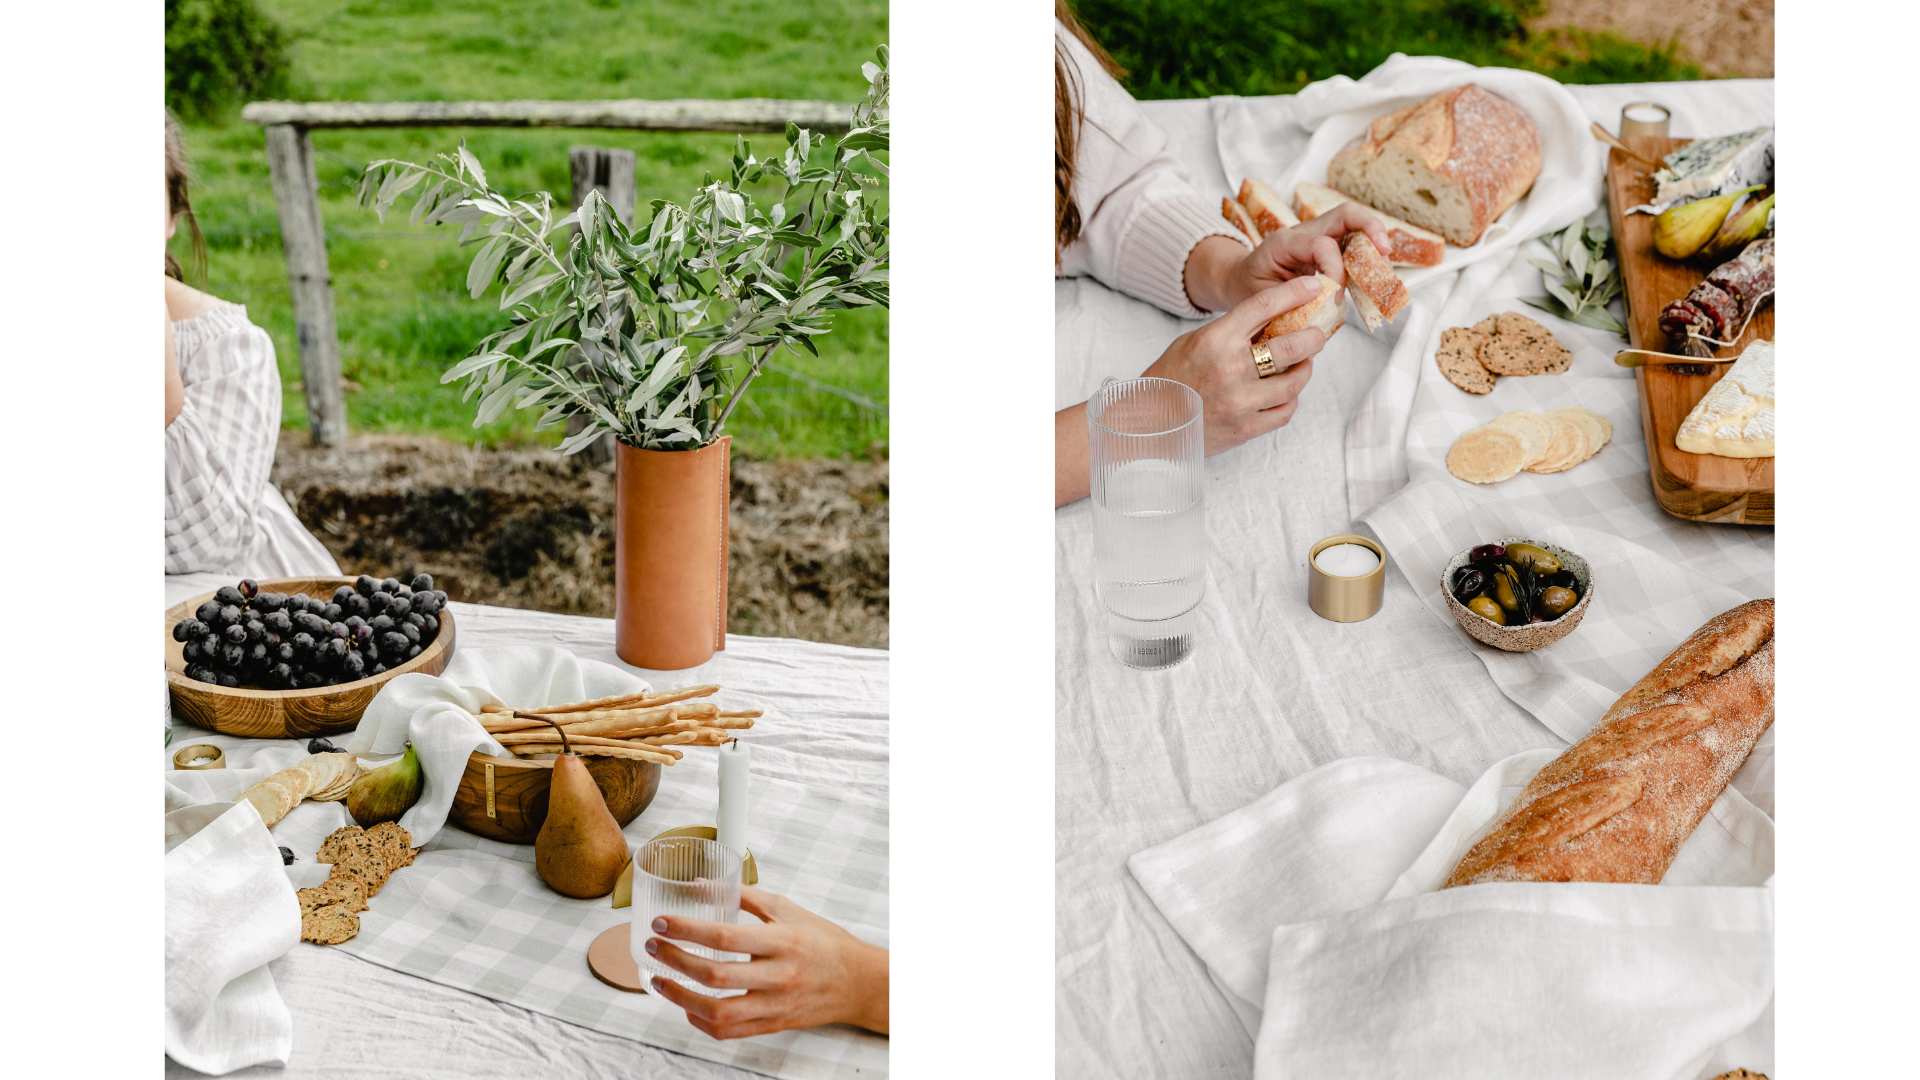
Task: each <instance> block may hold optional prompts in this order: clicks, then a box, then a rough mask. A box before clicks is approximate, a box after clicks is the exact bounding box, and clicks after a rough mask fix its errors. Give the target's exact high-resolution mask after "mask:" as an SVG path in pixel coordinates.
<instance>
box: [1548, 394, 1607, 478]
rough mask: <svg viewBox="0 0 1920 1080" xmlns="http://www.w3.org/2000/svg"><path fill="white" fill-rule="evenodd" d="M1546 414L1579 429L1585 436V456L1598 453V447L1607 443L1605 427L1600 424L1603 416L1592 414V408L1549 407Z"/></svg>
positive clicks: (1583, 459)
mask: <svg viewBox="0 0 1920 1080" xmlns="http://www.w3.org/2000/svg"><path fill="white" fill-rule="evenodd" d="M1547 415H1548V416H1551V417H1553V418H1555V419H1558V420H1565V421H1567V422H1568V423H1570V424H1572V425H1573V426H1574V427H1577V428H1579V429H1580V433H1581V434H1582V435H1585V436H1586V437H1587V457H1592V456H1593V455H1595V454H1597V453H1599V452H1600V448H1601V447H1603V446H1605V445H1607V429H1606V428H1605V427H1604V426H1603V425H1602V424H1601V420H1602V419H1603V418H1602V417H1598V416H1596V415H1594V412H1593V410H1592V409H1581V408H1567V409H1549V410H1547ZM1580 460H1581V461H1585V460H1586V458H1581V459H1580ZM1574 464H1576V465H1577V464H1579V462H1575V463H1574Z"/></svg>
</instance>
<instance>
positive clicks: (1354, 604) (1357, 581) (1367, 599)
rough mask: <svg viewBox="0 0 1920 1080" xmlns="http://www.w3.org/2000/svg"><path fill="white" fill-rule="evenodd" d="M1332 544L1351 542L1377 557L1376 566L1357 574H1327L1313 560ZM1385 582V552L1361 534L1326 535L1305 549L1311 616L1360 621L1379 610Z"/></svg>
mask: <svg viewBox="0 0 1920 1080" xmlns="http://www.w3.org/2000/svg"><path fill="white" fill-rule="evenodd" d="M1336 544H1355V545H1358V546H1360V547H1363V548H1366V549H1367V550H1369V551H1371V552H1373V553H1374V554H1375V555H1377V556H1379V557H1380V563H1379V565H1377V566H1375V567H1374V568H1373V569H1372V570H1371V571H1370V572H1368V573H1365V574H1361V575H1359V576H1357V577H1340V576H1338V575H1335V574H1329V573H1327V572H1326V571H1325V570H1322V569H1320V567H1319V566H1318V565H1317V564H1316V563H1315V562H1314V561H1313V560H1314V557H1315V556H1317V555H1319V554H1320V553H1321V552H1322V551H1325V550H1326V549H1328V548H1330V547H1333V546H1334V545H1336ZM1386 584H1387V552H1386V549H1385V548H1382V547H1381V546H1380V545H1379V544H1378V543H1375V542H1374V541H1372V540H1369V539H1367V538H1366V537H1364V536H1355V535H1353V534H1352V533H1346V534H1343V535H1340V536H1329V537H1327V538H1326V539H1325V540H1322V541H1320V542H1319V543H1317V544H1315V545H1313V548H1312V549H1311V550H1310V551H1308V552H1307V606H1308V607H1310V608H1312V609H1313V613H1314V614H1315V615H1318V616H1320V617H1321V618H1323V619H1326V620H1329V621H1331V622H1362V621H1364V620H1366V619H1371V618H1373V616H1374V615H1375V613H1377V612H1378V611H1379V610H1380V598H1381V597H1382V596H1383V595H1385V592H1386Z"/></svg>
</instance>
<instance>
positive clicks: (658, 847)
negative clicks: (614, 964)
mask: <svg viewBox="0 0 1920 1080" xmlns="http://www.w3.org/2000/svg"><path fill="white" fill-rule="evenodd" d="M739 914H740V853H739V852H737V851H735V850H733V849H732V848H730V847H727V846H725V845H724V844H721V843H719V842H718V841H715V840H706V839H702V838H699V837H693V836H668V837H663V838H661V839H658V840H649V841H647V842H646V843H644V844H641V845H640V846H638V847H636V848H634V849H633V946H632V948H633V959H634V962H635V963H638V964H639V965H640V966H641V967H642V968H644V969H646V970H648V971H651V972H652V973H654V974H655V975H659V976H661V977H662V978H667V979H672V980H673V981H674V982H677V983H679V984H680V985H682V986H688V987H695V988H698V989H700V990H701V991H702V992H705V993H708V994H712V993H713V991H711V990H708V989H707V988H706V987H703V986H701V985H700V984H699V983H697V982H695V981H694V980H693V979H691V978H689V977H687V976H686V975H682V974H681V973H680V972H678V971H675V970H673V969H672V968H670V967H668V966H667V965H665V964H663V963H661V962H660V961H658V960H655V959H654V958H653V957H651V956H649V955H647V949H646V945H647V939H648V938H649V937H652V936H653V920H655V919H657V918H659V917H660V916H662V915H671V916H675V917H678V918H682V919H706V920H710V921H713V922H724V923H731V922H733V921H734V920H735V919H736V918H737V917H738V916H739ZM674 944H675V945H677V946H679V947H680V948H682V949H685V950H686V951H687V952H690V953H693V954H694V955H696V956H704V957H706V958H707V959H709V960H728V961H730V960H743V959H745V957H742V956H737V955H735V954H733V953H727V952H721V951H719V950H718V949H710V948H707V947H706V946H704V945H695V944H693V943H692V942H689V941H675V942H674Z"/></svg>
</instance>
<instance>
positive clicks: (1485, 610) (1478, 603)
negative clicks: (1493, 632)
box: [1467, 596, 1507, 626]
mask: <svg viewBox="0 0 1920 1080" xmlns="http://www.w3.org/2000/svg"><path fill="white" fill-rule="evenodd" d="M1467 610H1468V611H1471V612H1473V613H1474V614H1475V615H1478V616H1480V617H1481V618H1483V619H1485V620H1487V621H1488V622H1490V623H1492V624H1494V625H1495V626H1505V625H1507V613H1506V612H1504V611H1501V610H1500V605H1499V604H1496V603H1494V602H1493V601H1492V600H1490V599H1488V598H1487V597H1484V596H1476V597H1474V598H1473V599H1472V600H1469V601H1467Z"/></svg>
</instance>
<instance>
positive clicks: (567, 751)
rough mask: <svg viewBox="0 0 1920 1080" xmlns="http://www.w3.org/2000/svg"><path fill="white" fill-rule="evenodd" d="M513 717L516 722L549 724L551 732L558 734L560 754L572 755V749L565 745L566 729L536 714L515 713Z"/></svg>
mask: <svg viewBox="0 0 1920 1080" xmlns="http://www.w3.org/2000/svg"><path fill="white" fill-rule="evenodd" d="M513 716H514V719H516V720H538V721H540V722H541V723H543V724H551V725H552V726H553V730H555V731H557V732H559V733H560V752H561V753H562V754H571V753H573V748H572V747H570V746H568V745H567V729H566V728H565V727H563V726H562V725H561V724H559V723H558V722H557V721H554V720H551V719H549V718H547V717H544V716H541V715H540V714H538V713H523V712H519V711H515V712H514V714H513Z"/></svg>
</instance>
